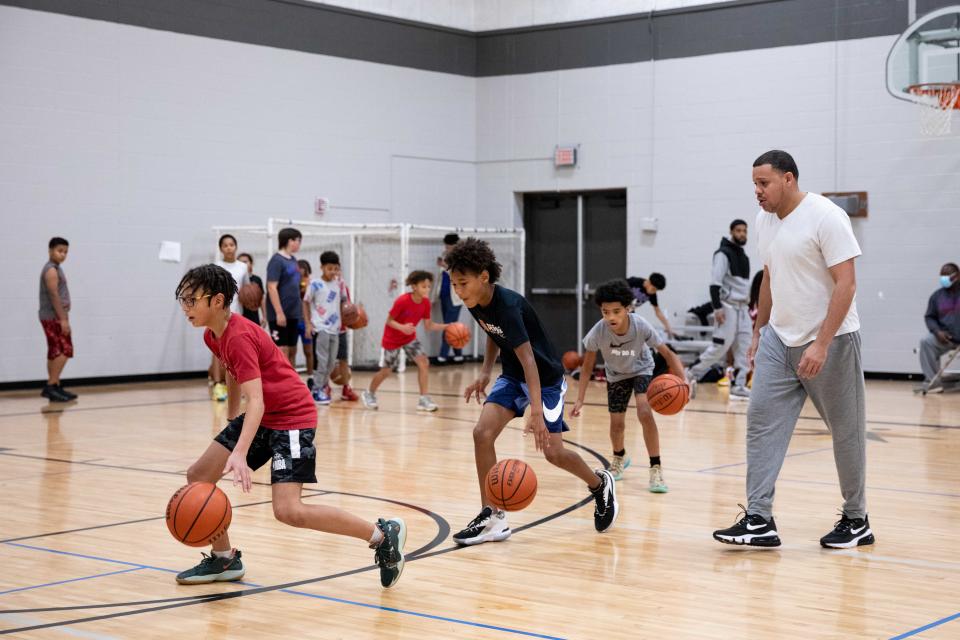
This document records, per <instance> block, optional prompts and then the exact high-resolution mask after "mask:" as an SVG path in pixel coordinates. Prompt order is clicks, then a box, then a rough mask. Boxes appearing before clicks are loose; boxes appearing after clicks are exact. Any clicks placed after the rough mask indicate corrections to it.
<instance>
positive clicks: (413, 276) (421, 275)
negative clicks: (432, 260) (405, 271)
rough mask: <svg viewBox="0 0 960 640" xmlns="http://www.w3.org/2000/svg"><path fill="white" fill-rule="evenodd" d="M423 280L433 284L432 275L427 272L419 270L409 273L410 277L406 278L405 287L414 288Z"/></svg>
mask: <svg viewBox="0 0 960 640" xmlns="http://www.w3.org/2000/svg"><path fill="white" fill-rule="evenodd" d="M424 280H429V281H430V282H433V274H432V273H430V272H429V271H421V270H420V269H418V270H416V271H411V272H410V275H408V276H407V280H406V285H407V286H408V287H415V286H417V285H418V284H420V283H421V282H423V281H424Z"/></svg>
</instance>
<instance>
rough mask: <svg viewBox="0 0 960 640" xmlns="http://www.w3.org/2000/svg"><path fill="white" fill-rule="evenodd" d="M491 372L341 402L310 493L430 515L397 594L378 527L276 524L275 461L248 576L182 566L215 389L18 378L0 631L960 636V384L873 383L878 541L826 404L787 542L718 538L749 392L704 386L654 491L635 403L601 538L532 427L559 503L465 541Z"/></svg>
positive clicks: (791, 511) (504, 452) (250, 528)
mask: <svg viewBox="0 0 960 640" xmlns="http://www.w3.org/2000/svg"><path fill="white" fill-rule="evenodd" d="M473 371H474V369H473V368H472V367H471V366H464V367H459V368H454V367H450V368H443V369H434V370H433V371H432V372H431V384H432V387H433V389H432V390H433V397H434V399H435V400H436V401H437V402H438V403H439V404H440V405H441V409H440V411H439V412H438V413H436V414H432V415H424V414H418V413H417V412H416V411H415V406H416V400H417V395H416V377H415V373H414V372H412V371H411V372H409V373H407V374H405V375H403V376H400V377H399V378H397V377H395V378H392V379H391V380H389V381H388V382H387V383H386V385H385V386H384V388H383V389H382V391H381V393H380V394H379V395H380V401H381V409H380V411H379V412H370V411H364V410H363V409H362V407H360V406H358V405H357V404H355V403H334V404H333V405H332V406H331V407H329V408H321V409H320V411H319V414H320V418H319V427H318V434H317V443H318V451H319V459H318V470H317V475H318V477H319V483H318V484H317V485H315V486H312V485H308V486H307V487H306V488H305V495H306V496H307V498H306V500H308V501H310V502H314V503H317V504H321V503H322V504H330V505H339V506H342V507H344V508H347V509H349V510H351V511H354V512H356V513H358V514H359V515H362V516H364V517H368V518H370V519H373V518H375V517H377V516H383V515H400V516H402V517H403V518H404V519H405V520H406V521H407V524H408V526H409V539H408V542H407V552H408V563H407V566H406V569H405V571H404V574H403V578H402V579H401V581H400V582H399V584H398V585H397V586H396V587H395V588H394V589H391V590H389V591H384V590H382V589H381V588H380V585H379V582H378V577H377V573H376V571H375V570H374V567H373V565H372V561H373V554H372V552H371V551H369V550H368V549H367V548H366V547H365V546H364V545H363V544H361V543H359V542H357V541H354V540H350V539H345V538H338V537H336V536H330V535H325V534H318V533H315V532H311V531H307V530H299V529H292V528H289V527H286V526H284V525H282V524H279V523H278V522H276V521H275V520H274V519H273V517H272V511H271V506H270V504H269V500H270V490H269V486H267V484H266V483H268V482H269V472H268V471H267V469H266V468H264V469H261V470H260V471H259V472H258V473H257V474H256V476H255V477H256V479H257V480H258V481H260V482H263V483H265V484H261V485H255V486H254V488H253V491H252V493H250V494H247V495H243V494H241V493H240V492H239V491H238V490H237V489H235V488H234V487H233V486H232V485H231V484H230V483H229V482H222V483H221V486H222V487H223V488H224V490H225V491H226V492H227V493H228V495H229V496H230V498H231V500H232V502H233V504H234V517H233V525H232V526H231V534H232V539H233V541H234V543H235V544H237V545H238V547H240V548H241V549H242V550H243V553H244V562H245V564H246V566H247V575H246V578H245V581H244V582H242V583H220V584H214V585H205V586H194V587H186V586H179V585H177V584H176V583H175V581H174V579H173V576H174V574H175V573H176V572H177V571H180V570H183V569H185V568H187V567H189V566H192V565H193V564H195V563H196V562H197V561H198V560H199V559H200V555H199V550H197V549H191V548H188V547H185V546H182V545H180V544H178V543H176V542H175V541H174V540H173V539H172V538H171V537H170V534H169V533H168V532H167V530H166V527H165V525H164V521H163V512H164V507H165V505H166V501H167V499H168V498H169V496H170V495H171V494H172V493H173V492H174V490H175V489H176V488H177V487H179V486H180V485H182V484H183V473H184V470H185V469H186V468H187V466H188V465H189V464H190V463H191V462H192V461H193V460H194V459H195V458H196V457H197V456H198V455H199V454H200V453H201V452H202V451H203V449H204V448H205V447H206V446H207V444H208V442H209V440H210V438H211V437H212V436H213V435H214V434H215V433H216V432H217V431H218V430H219V429H220V428H221V426H222V425H223V424H224V422H225V415H224V406H223V405H222V404H217V403H215V402H212V401H210V400H209V397H208V394H207V387H206V385H205V383H204V382H202V381H187V382H177V383H162V384H161V383H158V384H137V385H121V386H112V387H91V388H77V389H76V391H78V392H79V393H80V394H81V397H80V400H79V401H78V402H76V403H75V404H73V405H70V406H67V407H66V408H64V409H63V410H62V411H59V412H51V411H49V410H46V411H45V410H44V408H45V406H46V404H45V401H43V400H42V399H41V398H39V397H38V395H37V394H36V392H34V391H30V392H11V393H5V394H0V461H2V463H3V466H2V468H0V510H2V514H3V515H2V518H0V558H2V565H0V566H2V568H3V571H2V572H0V635H3V634H10V635H12V636H13V637H22V638H65V637H71V636H72V637H79V638H97V639H99V638H130V637H137V638H170V637H183V638H246V637H250V638H254V637H257V638H263V637H278V638H297V637H310V638H351V639H354V638H356V639H359V638H377V639H378V640H383V639H384V638H453V637H460V638H463V637H468V638H524V637H526V638H653V637H656V638H735V637H750V638H894V637H896V638H906V637H917V638H960V613H958V612H960V601H958V598H957V594H958V593H960V560H958V558H957V553H956V540H957V531H958V530H960V464H958V458H960V394H955V395H934V396H928V397H926V398H922V397H919V396H914V395H913V394H912V393H911V391H910V385H909V384H908V383H893V382H869V383H868V386H867V389H868V396H867V413H868V425H867V426H868V436H869V439H868V448H869V452H868V460H869V470H868V488H869V490H868V500H869V505H870V516H871V525H872V527H873V529H874V531H875V533H876V536H877V544H876V545H875V546H873V547H872V548H863V549H858V550H845V551H837V550H831V551H827V550H824V549H821V548H820V547H819V545H818V542H817V541H818V538H819V537H820V536H821V535H822V534H824V533H826V532H827V531H828V530H829V529H830V528H831V526H832V524H833V522H834V520H835V519H836V515H835V514H836V511H837V506H838V505H839V504H840V502H841V500H840V496H839V491H838V488H837V480H836V471H835V469H834V464H833V456H832V454H831V449H830V446H831V445H830V437H829V435H828V434H827V432H826V430H825V427H824V425H823V423H822V422H821V421H820V420H819V419H818V418H817V417H816V414H815V412H814V411H813V409H812V407H810V406H809V405H808V407H807V410H806V411H805V413H804V417H803V418H802V419H801V420H800V422H799V424H798V426H797V431H796V434H795V437H794V439H793V442H792V446H791V449H790V454H789V455H790V457H789V458H788V459H787V461H786V464H785V466H784V469H783V473H782V475H781V478H780V482H779V484H778V492H777V494H778V495H777V508H776V513H775V515H776V518H777V524H778V526H779V530H780V534H781V537H782V538H783V540H784V545H783V546H782V547H780V548H779V549H777V550H752V549H742V548H735V547H728V546H723V545H720V544H718V543H716V542H714V541H713V540H712V539H711V536H710V533H711V531H712V530H713V529H715V528H719V527H724V526H728V525H729V524H731V523H733V522H734V520H735V519H736V517H737V513H738V508H737V503H738V502H743V501H744V487H743V484H744V479H743V478H744V473H745V464H744V426H745V420H744V416H743V413H744V411H745V405H744V404H742V403H733V404H730V403H728V402H727V399H726V395H725V391H723V390H721V389H718V388H716V387H715V386H713V385H701V390H700V394H699V396H698V397H697V399H696V400H694V401H693V402H692V403H691V404H690V405H689V406H688V407H687V410H686V411H685V412H683V413H681V414H680V415H678V416H673V417H660V418H659V419H658V422H659V425H660V432H661V439H662V450H663V454H662V455H663V463H664V471H665V476H666V480H667V483H668V484H669V486H670V492H669V493H667V494H665V495H654V494H651V493H649V492H648V491H647V487H646V485H647V472H646V468H645V467H646V464H645V457H646V455H645V451H644V449H643V442H642V438H641V435H640V429H639V425H638V424H637V422H636V418H635V414H633V418H632V419H631V420H630V421H629V422H628V425H629V427H628V432H627V446H628V450H629V452H630V453H631V454H632V456H633V460H634V463H635V464H634V466H633V467H631V468H630V469H629V470H628V471H627V473H626V476H625V479H624V480H623V481H622V482H620V483H618V491H619V496H620V500H621V504H622V511H621V515H620V519H619V520H618V522H617V523H616V525H615V526H614V528H613V529H612V530H610V531H609V532H608V533H606V534H602V535H601V534H597V533H596V532H595V531H594V530H593V521H592V516H593V509H592V504H591V503H589V502H587V501H585V500H584V498H586V492H585V490H584V487H583V486H582V485H581V484H580V483H579V481H577V480H576V479H574V478H573V477H572V476H569V475H567V474H565V473H564V472H562V471H559V470H558V469H555V468H553V467H551V466H550V465H549V464H548V463H546V461H545V460H544V459H543V458H542V457H541V456H540V455H539V454H537V453H536V451H535V450H534V447H533V444H532V442H530V441H528V440H525V439H524V438H523V437H522V435H521V426H522V425H521V422H520V421H519V420H518V421H515V422H514V423H512V424H511V426H510V428H508V430H507V431H505V432H504V435H503V436H502V438H501V442H500V446H499V447H498V454H499V456H500V457H501V458H503V457H522V458H524V459H526V460H527V461H528V462H530V463H531V464H532V465H533V467H534V468H535V470H536V472H537V475H538V477H539V479H540V489H539V493H538V496H537V499H536V500H535V501H534V502H533V504H532V505H531V506H530V507H529V508H528V509H526V510H525V511H522V512H519V513H515V514H512V515H511V517H510V522H511V524H512V527H513V529H514V535H513V537H512V538H510V539H509V540H508V541H506V542H502V543H490V544H484V545H480V546H477V547H471V548H466V549H457V548H455V546H454V545H453V543H452V541H451V539H450V534H451V530H452V531H456V530H458V529H459V528H461V527H462V526H463V525H464V524H465V523H466V522H467V521H468V520H469V519H470V518H472V517H473V516H474V515H475V513H476V511H477V509H478V499H477V495H476V491H477V489H476V482H475V478H474V467H473V446H472V440H471V428H472V426H473V423H474V420H475V419H476V417H477V415H478V413H479V409H478V407H477V406H476V405H469V406H468V405H464V404H463V401H462V400H460V399H458V398H457V397H456V396H457V394H458V393H459V391H460V390H461V389H462V388H463V386H464V385H465V384H466V383H468V382H470V381H472V375H473ZM367 377H368V376H367V374H359V375H358V376H357V379H356V382H358V383H359V385H362V384H363V382H364V381H365V380H366V379H367ZM572 389H573V387H572V388H571V391H572ZM572 396H573V394H572V393H571V394H570V395H569V396H568V399H569V398H570V397H572ZM588 399H589V401H590V402H592V403H593V404H591V405H590V406H589V407H587V409H586V410H585V414H584V416H583V417H582V418H580V419H573V420H570V423H571V427H572V430H571V431H570V433H569V434H568V436H567V439H568V441H569V443H570V446H575V447H578V448H579V450H580V452H581V453H582V454H583V455H584V457H585V458H586V459H587V460H588V461H589V463H590V464H591V465H597V466H598V465H600V464H602V462H603V459H604V458H607V457H609V456H610V451H609V450H610V445H609V439H608V435H607V413H606V408H605V404H602V403H605V392H604V389H603V387H602V386H601V385H600V384H596V383H594V384H593V385H592V387H591V390H590V395H589V396H588ZM568 408H569V407H568ZM631 411H632V410H631ZM628 415H630V414H628Z"/></svg>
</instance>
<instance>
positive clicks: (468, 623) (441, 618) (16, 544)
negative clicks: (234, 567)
mask: <svg viewBox="0 0 960 640" xmlns="http://www.w3.org/2000/svg"><path fill="white" fill-rule="evenodd" d="M3 544H8V545H10V546H13V547H21V548H23V549H32V550H34V551H46V552H48V553H55V554H58V555H62V556H71V557H74V558H84V559H86V560H99V561H101V562H112V563H113V564H119V565H126V566H129V567H132V568H131V569H125V570H122V571H114V572H112V573H109V574H108V573H104V574H101V575H112V574H113V573H127V572H129V571H137V570H139V569H153V570H154V571H163V572H165V573H178V572H177V571H176V570H174V569H165V568H163V567H153V566H150V565H146V564H137V563H135V562H125V561H123V560H114V559H112V558H103V557H100V556H91V555H86V554H83V553H73V552H71V551H60V550H58V549H48V548H47V547H37V546H33V545H29V544H20V543H19V542H4V543H3ZM90 577H91V578H95V577H98V576H90ZM86 579H87V578H75V579H74V580H64V581H63V582H74V581H75V580H86ZM51 584H59V583H51ZM237 584H242V585H244V586H248V587H261V586H263V585H259V584H255V583H252V582H241V581H237ZM40 586H47V585H37V586H36V587H22V589H35V588H37V587H40ZM17 590H19V589H15V591H17ZM280 591H281V592H283V593H289V594H291V595H298V596H305V597H308V598H316V599H319V600H328V601H330V602H337V603H340V604H349V605H353V606H355V607H364V608H368V609H379V610H381V611H389V612H391V613H402V614H404V615H409V616H417V617H420V618H426V619H429V620H439V621H442V622H453V623H455V624H462V625H465V626H470V627H478V628H481V629H491V630H493V631H503V632H506V633H515V634H517V635H522V636H528V637H531V638H544V639H545V640H565V639H564V638H561V637H559V636H548V635H544V634H541V633H533V632H531V631H522V630H520V629H511V628H509V627H497V626H494V625H489V624H484V623H482V622H471V621H469V620H460V619H458V618H447V617H444V616H437V615H433V614H430V613H420V612H419V611H410V610H407V609H397V608H396V607H385V606H382V605H378V604H368V603H366V602H357V601H354V600H344V599H342V598H335V597H333V596H324V595H320V594H316V593H307V592H306V591H295V590H293V589H280ZM0 593H6V592H0ZM0 613H2V612H0Z"/></svg>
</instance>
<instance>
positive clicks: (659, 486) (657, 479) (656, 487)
mask: <svg viewBox="0 0 960 640" xmlns="http://www.w3.org/2000/svg"><path fill="white" fill-rule="evenodd" d="M667 491H668V489H667V485H666V484H665V483H664V482H663V470H662V469H660V465H658V464H657V465H654V466H652V467H650V493H666V492H667Z"/></svg>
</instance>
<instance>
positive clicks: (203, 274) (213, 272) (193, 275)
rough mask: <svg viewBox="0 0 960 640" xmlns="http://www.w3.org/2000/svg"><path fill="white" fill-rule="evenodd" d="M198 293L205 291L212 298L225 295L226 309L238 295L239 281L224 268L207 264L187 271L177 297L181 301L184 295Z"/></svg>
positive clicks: (179, 285) (178, 286)
mask: <svg viewBox="0 0 960 640" xmlns="http://www.w3.org/2000/svg"><path fill="white" fill-rule="evenodd" d="M197 291H203V292H204V293H205V294H209V295H210V297H211V298H213V297H214V296H216V295H217V294H223V306H224V307H225V308H226V307H229V306H230V303H231V302H233V296H235V295H237V281H236V280H234V279H233V276H232V275H230V272H229V271H227V270H226V269H224V268H223V267H220V266H217V265H215V264H205V265H201V266H199V267H194V268H193V269H190V271H187V273H186V274H185V275H184V276H183V278H182V279H181V280H180V284H178V285H177V290H176V293H175V295H176V297H177V299H178V300H179V299H180V297H181V296H182V295H184V294H186V295H194V294H196V292H197Z"/></svg>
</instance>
